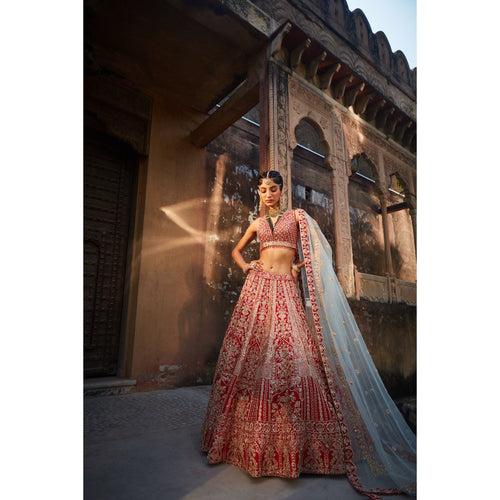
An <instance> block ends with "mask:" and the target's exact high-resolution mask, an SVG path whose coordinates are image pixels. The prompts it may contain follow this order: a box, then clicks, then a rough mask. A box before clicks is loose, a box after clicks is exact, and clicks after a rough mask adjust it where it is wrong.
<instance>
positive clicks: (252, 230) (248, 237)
mask: <svg viewBox="0 0 500 500" xmlns="http://www.w3.org/2000/svg"><path fill="white" fill-rule="evenodd" d="M257 223H258V220H254V221H253V222H252V223H251V224H250V225H249V226H248V228H247V230H246V231H245V234H244V235H243V236H242V237H241V239H240V241H238V243H236V246H235V247H234V249H233V251H232V252H231V257H232V258H233V260H234V261H235V262H236V264H238V266H239V267H240V268H241V269H242V270H243V272H245V273H246V272H247V271H248V270H249V269H250V264H248V263H247V262H246V261H245V259H244V258H243V256H242V255H241V252H242V251H243V250H244V249H245V247H246V246H247V245H248V244H249V243H250V242H251V241H252V240H253V239H254V238H255V237H256V236H257Z"/></svg>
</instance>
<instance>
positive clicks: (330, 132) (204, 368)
mask: <svg viewBox="0 0 500 500" xmlns="http://www.w3.org/2000/svg"><path fill="white" fill-rule="evenodd" d="M84 74H85V101H84V107H85V137H84V143H85V148H84V151H85V155H84V156H85V158H84V181H85V187H84V200H85V206H84V209H85V213H84V215H85V219H84V233H85V234H84V237H85V242H84V250H85V252H84V253H85V262H84V271H85V280H84V283H85V294H84V295H85V325H84V356H85V360H84V361H85V363H84V364H85V377H86V389H87V390H88V392H92V391H97V390H109V391H112V392H113V391H115V392H116V391H129V390H150V389H155V388H164V387H177V386H183V385H193V384H205V383H211V381H212V377H213V372H214V368H215V363H216V361H217V356H218V352H219V348H220V345H221V343H222V339H223V336H224V333H225V329H226V326H227V323H228V320H229V317H230V315H231V312H232V309H233V306H234V303H235V301H236V300H237V298H238V294H239V290H240V289H241V286H242V284H243V281H244V278H245V276H244V275H243V273H242V272H241V270H240V269H239V268H238V267H237V266H236V265H235V263H234V262H233V261H232V259H231V256H230V253H231V250H232V248H233V247H234V245H235V244H236V242H237V241H238V239H239V238H240V237H241V236H242V234H243V232H244V230H245V229H246V226H247V225H248V224H249V222H250V221H251V220H253V218H255V217H256V216H258V215H259V214H258V195H257V190H256V179H257V176H258V174H259V172H260V171H263V170H267V169H275V170H279V171H280V172H281V173H282V175H283V178H284V179H285V186H284V196H283V202H284V204H285V205H286V208H299V207H301V208H304V209H305V210H306V211H307V212H308V213H310V214H311V215H312V216H313V217H314V218H315V219H316V220H317V221H318V222H319V224H320V226H321V227H322V230H323V232H324V233H325V235H326V237H327V238H328V240H329V241H330V243H331V245H332V250H333V255H334V260H335V270H336V272H337V275H338V277H339V280H340V282H341V284H342V286H343V288H344V291H345V293H346V295H347V297H348V299H349V302H350V304H351V307H352V309H353V312H354V314H355V316H356V319H357V321H358V324H359V326H360V328H361V331H362V333H363V336H364V338H365V341H366V343H367V345H368V348H369V350H370V352H371V354H372V356H373V358H374V361H375V363H376V365H377V368H378V369H379V371H380V373H381V376H382V378H383V379H384V382H385V383H386V385H387V387H388V389H389V391H390V393H391V395H392V396H393V397H402V396H411V395H414V394H415V383H416V382H415V380H416V379H415V374H416V312H415V309H416V69H413V70H411V69H410V68H409V66H408V63H407V61H406V58H405V56H404V54H402V53H401V52H400V51H397V52H394V53H393V52H392V50H391V47H390V45H389V42H388V40H387V38H386V37H385V35H384V34H383V33H382V32H378V33H375V34H374V33H373V32H372V30H371V28H370V24H369V22H368V21H367V19H366V17H365V15H364V14H363V12H362V11H360V10H359V9H356V10H354V11H352V12H351V11H349V9H348V7H347V4H346V3H345V1H343V0H304V1H300V0H288V1H286V0H279V1H274V2H265V1H260V0H254V1H253V2H250V1H246V0H239V1H235V0H203V1H202V0H200V1H195V2H184V1H180V0H166V1H161V2H160V1H156V0H148V1H145V2H132V1H128V0H126V1H121V2H118V1H115V0H106V1H88V2H86V3H85V71H84ZM246 252H247V255H246V257H247V260H251V259H253V258H256V257H257V255H258V244H257V242H253V243H252V244H251V245H250V246H249V248H248V249H247V250H246Z"/></svg>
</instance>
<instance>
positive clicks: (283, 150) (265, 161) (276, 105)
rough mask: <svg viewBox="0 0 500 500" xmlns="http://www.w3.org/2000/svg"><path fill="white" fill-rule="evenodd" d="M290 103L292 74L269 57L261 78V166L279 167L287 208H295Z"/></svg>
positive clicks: (262, 169) (277, 168) (273, 168)
mask: <svg viewBox="0 0 500 500" xmlns="http://www.w3.org/2000/svg"><path fill="white" fill-rule="evenodd" d="M288 102H289V100H288V74H287V72H286V71H285V70H284V69H283V68H281V67H280V66H279V65H277V64H276V63H275V62H273V61H272V60H269V61H268V62H267V64H266V69H265V71H264V74H263V75H262V78H261V81H260V99H259V119H260V130H259V154H260V157H259V169H260V171H261V172H263V171H265V170H277V171H278V172H280V173H281V175H282V177H283V184H284V185H283V194H282V198H281V199H282V207H283V208H284V209H291V208H292V189H291V188H292V172H291V168H290V157H291V153H290V132H289V129H288V114H289V113H288ZM261 215H262V214H261Z"/></svg>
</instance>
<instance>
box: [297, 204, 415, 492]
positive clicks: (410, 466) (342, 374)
mask: <svg viewBox="0 0 500 500" xmlns="http://www.w3.org/2000/svg"><path fill="white" fill-rule="evenodd" d="M296 212H297V215H298V221H299V236H298V240H299V241H298V246H297V247H298V254H299V258H300V260H301V261H302V260H304V262H305V265H304V267H303V268H302V269H301V272H300V277H301V281H302V288H303V291H304V299H305V300H304V308H305V311H306V316H307V320H308V323H309V327H310V329H311V332H312V333H313V336H314V337H315V339H316V342H317V344H318V346H319V350H320V353H321V359H322V364H323V366H324V369H325V374H326V378H327V380H328V388H329V390H330V393H331V396H332V399H333V404H334V409H335V412H336V413H337V416H338V419H339V422H340V429H341V433H342V441H343V446H344V458H345V462H346V464H347V478H348V480H349V482H350V483H351V484H352V485H353V487H354V488H355V489H356V490H357V491H358V492H359V493H361V494H363V495H365V496H367V497H368V498H370V499H372V500H377V499H380V498H381V497H380V495H396V494H409V495H416V438H415V434H414V433H413V432H412V430H411V429H410V427H409V426H408V424H407V423H406V421H405V420H404V418H403V416H402V415H401V413H400V411H399V410H398V408H397V406H396V405H395V403H394V401H393V400H392V398H391V397H390V395H389V394H388V392H387V389H386V388H385V386H384V383H383V382H382V379H381V378H380V375H379V373H378V371H377V368H376V367H375V364H374V363H373V360H372V358H371V356H370V353H369V352H368V349H367V347H366V344H365V341H364V339H363V336H362V335H361V332H360V330H359V328H358V325H357V323H356V320H355V318H354V315H353V313H352V311H351V308H350V306H349V303H348V302H347V299H346V297H345V295H344V292H343V290H342V288H341V286H340V283H339V281H338V278H337V275H336V274H335V270H334V268H333V259H332V249H331V246H330V244H329V243H328V240H327V239H326V237H325V235H324V234H323V233H322V231H321V229H320V227H319V225H318V223H317V222H316V221H315V220H314V219H313V218H312V217H311V216H310V215H309V214H308V213H307V212H305V211H304V210H303V209H297V211H296Z"/></svg>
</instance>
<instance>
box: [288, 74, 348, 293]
mask: <svg viewBox="0 0 500 500" xmlns="http://www.w3.org/2000/svg"><path fill="white" fill-rule="evenodd" d="M289 99H290V106H289V108H290V115H289V120H290V122H289V128H290V132H291V136H292V138H291V144H290V145H291V148H292V149H293V148H295V147H296V145H297V141H296V139H295V134H294V131H295V127H296V126H297V125H298V123H299V122H300V120H302V119H303V118H306V119H309V120H312V121H313V122H314V123H315V124H316V125H317V126H318V127H319V129H320V130H321V133H322V134H323V138H324V140H325V143H326V144H327V145H328V156H327V158H326V163H327V164H328V165H329V166H330V167H331V169H332V174H333V175H332V190H333V204H334V230H335V242H336V244H335V263H336V270H337V275H338V277H339V281H340V283H341V284H342V286H343V288H344V291H345V293H346V294H347V295H348V296H350V297H352V296H354V274H353V270H354V268H353V258H352V243H351V225H350V219H349V200H348V191H347V186H348V180H349V179H348V169H347V160H346V146H345V140H344V132H343V127H342V121H341V117H340V113H339V111H337V110H335V109H334V107H333V106H332V105H331V104H330V103H329V102H328V100H327V99H326V98H325V97H324V96H323V94H321V93H320V92H319V91H317V90H316V89H313V88H311V87H310V86H309V85H307V84H305V83H302V81H301V80H300V79H299V77H297V76H295V75H293V76H292V77H291V78H290V81H289Z"/></svg>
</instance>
